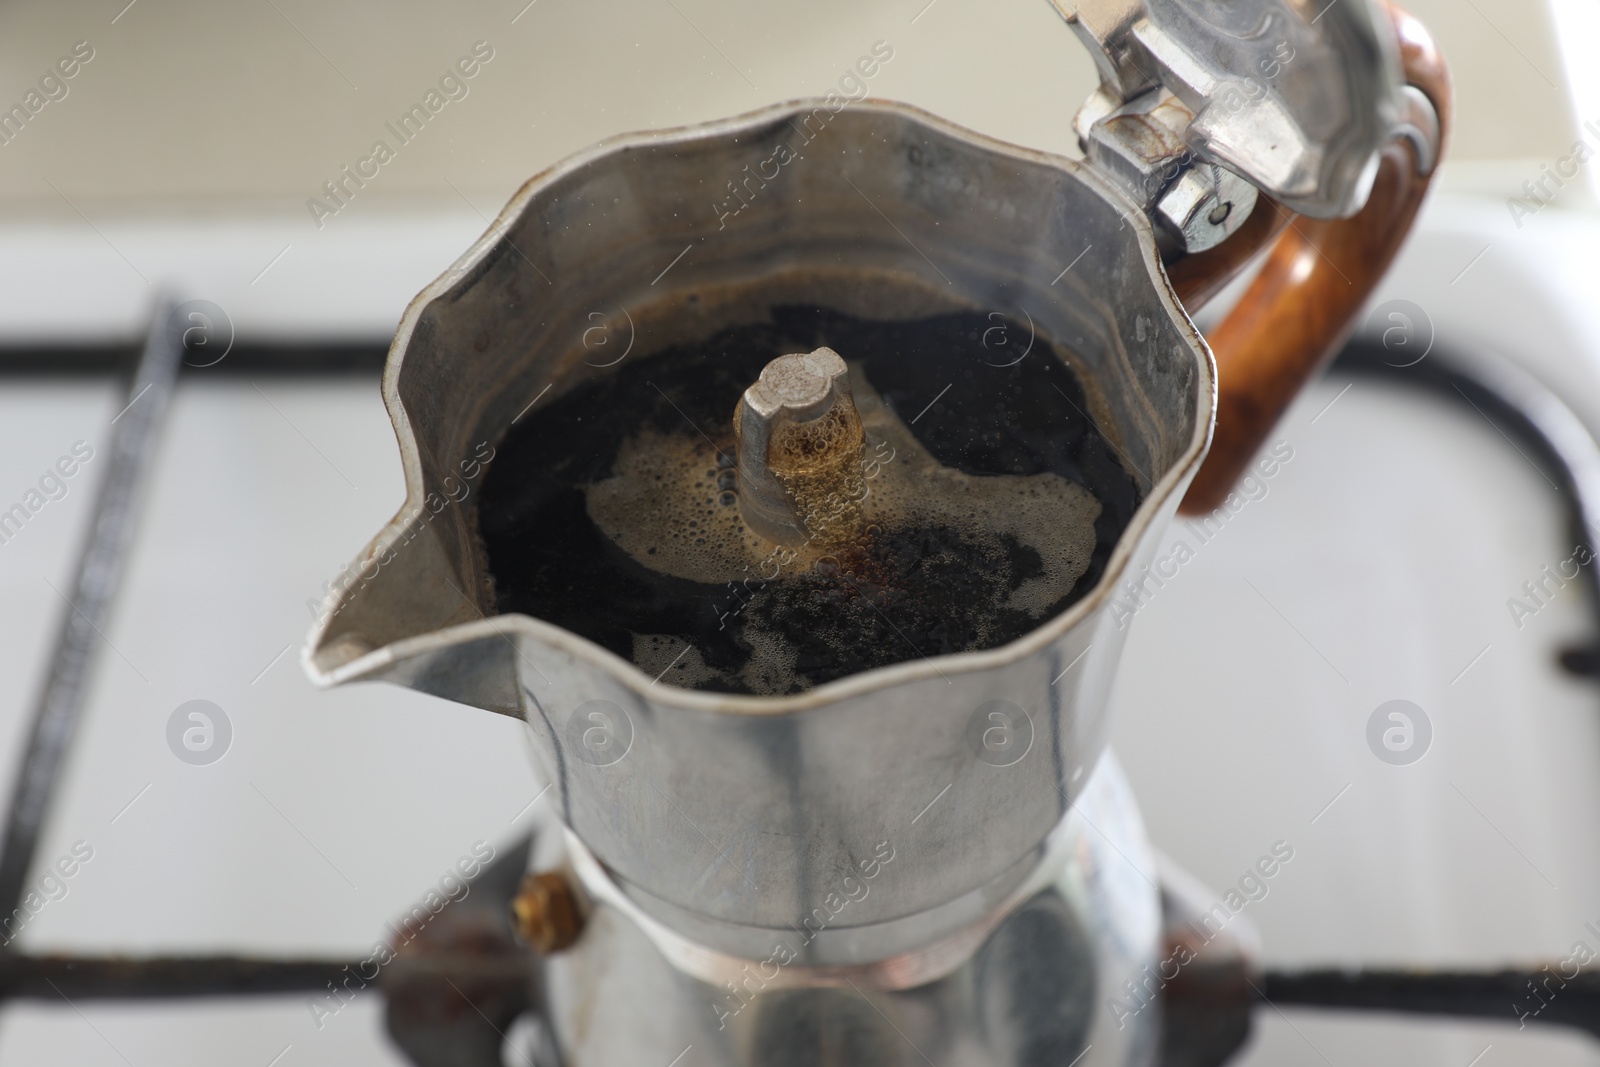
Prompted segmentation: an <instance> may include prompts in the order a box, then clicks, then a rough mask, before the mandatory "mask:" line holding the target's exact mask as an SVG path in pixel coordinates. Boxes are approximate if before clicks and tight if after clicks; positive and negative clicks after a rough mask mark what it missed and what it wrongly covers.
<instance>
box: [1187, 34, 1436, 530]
mask: <svg viewBox="0 0 1600 1067" xmlns="http://www.w3.org/2000/svg"><path fill="white" fill-rule="evenodd" d="M1389 14H1390V15H1391V17H1392V18H1393V21H1394V27H1395V31H1396V34H1397V36H1398V37H1399V39H1400V54H1401V59H1402V61H1403V62H1404V65H1405V74H1406V80H1407V81H1408V82H1409V83H1410V84H1411V85H1413V86H1415V87H1416V88H1418V89H1420V90H1421V91H1422V92H1423V93H1424V94H1425V95H1426V96H1427V97H1428V99H1429V101H1430V102H1431V103H1432V104H1433V107H1434V110H1435V112H1436V113H1437V114H1438V118H1439V132H1440V139H1439V145H1440V146H1441V147H1442V146H1443V144H1444V138H1445V135H1446V133H1447V131H1448V130H1449V128H1450V72H1449V69H1448V68H1447V67H1446V66H1445V62H1444V57H1443V56H1442V55H1441V54H1440V52H1439V49H1438V48H1437V47H1436V46H1435V45H1434V42H1433V38H1432V36H1430V35H1429V33H1428V31H1427V28H1426V27H1424V26H1423V25H1422V23H1421V22H1419V21H1417V20H1416V19H1415V18H1413V17H1412V16H1411V15H1409V14H1407V13H1406V12H1404V11H1401V10H1400V9H1399V8H1396V7H1392V6H1391V7H1390V8H1389ZM1431 162H1432V164H1433V166H1431V167H1429V169H1428V171H1427V172H1426V173H1422V172H1421V164H1420V163H1419V160H1418V157H1417V154H1416V149H1415V147H1414V146H1413V145H1412V143H1411V142H1410V141H1409V140H1406V139H1402V138H1396V139H1395V140H1392V141H1391V142H1390V143H1389V144H1388V145H1387V146H1386V147H1385V148H1384V149H1383V151H1382V153H1381V155H1380V162H1379V167H1378V174H1377V178H1376V179H1375V180H1374V182H1373V185H1372V194H1371V196H1370V197H1368V199H1367V206H1366V207H1364V208H1362V209H1361V211H1359V212H1358V213H1356V214H1355V215H1352V216H1351V217H1350V218H1347V219H1332V220H1318V219H1309V218H1305V217H1304V216H1296V215H1293V214H1291V213H1290V212H1288V211H1286V210H1285V209H1284V208H1283V207H1281V206H1280V205H1278V204H1276V203H1274V202H1273V201H1271V200H1268V199H1266V198H1262V200H1261V202H1260V203H1258V205H1257V207H1256V209H1255V212H1254V214H1253V216H1252V218H1251V220H1250V222H1247V223H1246V224H1245V226H1244V227H1242V228H1241V229H1240V231H1239V232H1238V233H1236V234H1234V235H1233V237H1231V238H1229V239H1228V240H1227V241H1225V242H1224V243H1223V244H1222V245H1221V246H1219V247H1218V248H1215V249H1212V250H1211V251H1210V252H1206V253H1202V254H1201V255H1198V256H1191V257H1189V258H1188V259H1187V260H1179V261H1178V262H1176V263H1174V264H1173V265H1172V268H1171V269H1170V270H1169V272H1168V273H1169V276H1170V277H1171V278H1172V281H1173V284H1174V287H1175V288H1176V290H1177V292H1178V295H1179V298H1180V299H1182V300H1183V301H1184V304H1185V306H1186V307H1187V308H1188V309H1189V310H1190V312H1191V313H1192V312H1193V311H1195V310H1197V308H1198V306H1199V305H1200V304H1201V303H1203V302H1204V301H1205V300H1207V299H1209V298H1210V297H1211V296H1213V295H1215V293H1216V292H1217V290H1219V289H1221V288H1222V286H1223V285H1224V284H1226V282H1227V281H1228V279H1229V278H1231V277H1232V276H1233V275H1234V274H1236V273H1237V272H1238V271H1239V270H1240V269H1241V268H1242V267H1243V266H1244V265H1245V264H1246V263H1247V262H1248V261H1249V259H1250V257H1251V256H1252V255H1253V254H1254V253H1255V251H1256V250H1257V249H1259V248H1260V247H1262V245H1263V244H1265V242H1266V241H1267V240H1268V239H1270V238H1271V237H1272V235H1273V234H1276V235H1277V238H1276V243H1274V244H1273V246H1272V250H1271V251H1270V252H1269V253H1268V254H1267V259H1266V262H1265V263H1263V264H1262V267H1261V272H1260V273H1259V274H1258V275H1257V276H1256V278H1255V280H1254V281H1253V282H1252V283H1251V284H1250V287H1249V288H1248V289H1247V290H1246V291H1245V293H1244V296H1243V297H1242V298H1240V300H1239V303H1238V304H1237V305H1236V306H1235V307H1234V308H1233V310H1232V311H1230V312H1229V314H1228V316H1227V318H1225V319H1223V321H1222V322H1221V324H1220V325H1218V326H1217V328H1216V329H1215V330H1213V331H1212V332H1211V335H1210V336H1209V337H1208V338H1207V340H1208V341H1209V342H1210V344H1211V351H1212V353H1213V354H1214V355H1215V356H1216V360H1217V428H1216V435H1215V437H1214V438H1213V440H1212V443H1211V451H1210V453H1209V454H1208V455H1207V456H1206V459H1205V462H1204V463H1203V464H1202V465H1201V467H1200V471H1199V473H1198V474H1197V475H1196V476H1195V480H1194V483H1193V484H1192V485H1191V486H1190V487H1189V493H1188V495H1187V496H1185V497H1184V498H1183V504H1182V505H1181V506H1180V508H1179V510H1180V511H1181V512H1183V513H1184V514H1188V515H1199V514H1205V513H1207V512H1210V511H1213V510H1215V509H1216V508H1218V507H1220V506H1221V505H1222V502H1223V501H1224V500H1225V499H1226V498H1227V496H1228V493H1229V492H1230V491H1232V489H1233V485H1234V483H1235V482H1236V481H1237V480H1238V478H1239V476H1240V474H1242V473H1243V472H1244V470H1245V468H1246V467H1247V466H1248V465H1249V463H1250V461H1251V460H1252V459H1253V458H1254V457H1255V454H1256V450H1257V449H1259V448H1260V447H1261V445H1262V443H1263V442H1264V441H1265V440H1266V438H1267V435H1268V434H1269V433H1271V432H1272V428H1273V426H1275V425H1276V424H1277V422H1278V419H1279V417H1280V416H1282V415H1283V413H1284V411H1285V409H1287V408H1288V406H1289V405H1290V403H1292V402H1293V400H1294V398H1295V396H1296V395H1297V394H1298V393H1299V392H1300V389H1301V387H1302V386H1304V385H1305V384H1306V382H1308V381H1309V380H1310V379H1311V378H1312V377H1313V376H1314V375H1316V373H1317V372H1318V371H1319V370H1321V369H1322V366H1323V364H1324V363H1326V362H1327V361H1328V359H1330V358H1331V357H1332V356H1333V354H1334V353H1335V352H1337V351H1338V350H1339V348H1340V347H1341V346H1342V345H1343V343H1344V340H1345V338H1346V337H1347V336H1348V335H1349V333H1350V331H1351V329H1352V327H1353V326H1354V325H1355V316H1356V315H1357V314H1358V313H1359V312H1360V311H1361V309H1362V307H1363V306H1364V305H1365V304H1366V302H1367V298H1368V297H1369V296H1370V295H1371V294H1372V290H1373V289H1374V288H1375V287H1376V286H1377V284H1378V282H1379V281H1380V280H1381V279H1382V278H1383V275H1384V273H1385V272H1386V271H1387V270H1388V269H1389V264H1390V262H1391V261H1393V259H1394V257H1395V253H1397V252H1398V251H1399V250H1400V246H1401V244H1402V243H1403V242H1404V241H1405V238H1406V234H1407V233H1408V232H1409V231H1410V229H1411V223H1412V221H1413V220H1414V219H1415V218H1416V214H1417V209H1418V208H1419V207H1421V205H1422V198H1423V196H1424V195H1425V194H1426V193H1427V191H1428V185H1429V183H1430V182H1431V181H1432V179H1433V175H1434V173H1435V172H1436V171H1437V163H1438V161H1437V159H1435V160H1432V161H1431ZM1261 215H1265V216H1267V217H1266V218H1265V219H1263V220H1261V221H1260V222H1259V223H1258V224H1257V225H1256V226H1255V227H1254V229H1252V228H1251V224H1252V223H1256V222H1257V220H1256V218H1255V216H1261ZM1247 231H1250V232H1249V233H1247ZM1240 238H1246V239H1245V240H1244V241H1243V242H1241V243H1240V244H1239V246H1238V247H1236V248H1233V249H1230V248H1229V246H1232V245H1234V244H1235V242H1236V241H1240ZM1252 242H1253V245H1252ZM1225 250H1226V251H1225ZM1219 253H1222V254H1219Z"/></svg>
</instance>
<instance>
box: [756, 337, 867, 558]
mask: <svg viewBox="0 0 1600 1067" xmlns="http://www.w3.org/2000/svg"><path fill="white" fill-rule="evenodd" d="M733 430H734V435H735V437H736V439H737V441H738V453H739V463H738V470H739V511H740V514H741V515H742V516H743V517H744V521H745V525H747V526H748V527H749V528H750V529H751V530H753V531H755V532H756V533H757V534H759V535H761V536H762V537H764V538H766V539H767V540H769V541H772V542H774V543H776V544H780V545H789V546H796V545H803V544H811V545H815V546H816V547H819V548H828V547H834V546H838V545H842V544H844V543H846V542H849V541H851V540H853V539H855V538H856V537H857V536H858V535H859V534H860V532H861V528H862V525H863V520H862V513H861V502H862V500H863V499H864V498H865V497H866V480H865V477H864V475H863V473H862V467H861V449H862V445H863V443H864V441H865V433H864V431H863V430H862V427H861V416H860V415H859V414H858V413H857V412H856V405H855V400H854V399H852V398H851V395H850V372H849V370H848V369H847V368H846V367H845V363H844V360H842V359H840V358H839V354H838V353H837V352H835V351H834V350H833V349H831V348H819V349H817V350H816V351H814V352H805V353H796V354H793V355H788V356H779V357H778V358H777V359H775V360H773V361H772V362H771V363H768V364H767V365H766V366H765V367H763V368H762V370H761V377H760V378H758V379H756V382H755V384H753V385H752V386H750V388H748V389H746V390H745V391H744V395H743V396H742V397H740V399H739V406H738V408H736V409H735V410H734V413H733Z"/></svg>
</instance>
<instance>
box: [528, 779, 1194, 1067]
mask: <svg viewBox="0 0 1600 1067" xmlns="http://www.w3.org/2000/svg"><path fill="white" fill-rule="evenodd" d="M928 817H931V815H930V816H928ZM910 829H912V830H914V829H915V828H914V827H911V828H910ZM901 840H902V842H903V841H904V837H903V836H902V838H901ZM563 850H564V853H565V855H564V861H565V863H566V864H567V865H568V870H569V876H570V877H571V878H572V880H573V881H574V882H575V883H576V884H578V885H580V886H581V887H582V890H583V893H584V896H585V897H586V898H587V900H588V901H589V906H590V909H591V910H590V911H589V913H588V917H587V921H586V925H585V928H584V933H583V937H582V938H581V939H580V940H579V942H578V943H577V944H576V945H575V946H573V947H572V948H570V949H568V950H566V951H564V952H561V953H556V954H553V955H551V956H548V957H545V958H544V959H543V960H542V961H541V967H540V970H541V982H540V984H541V988H542V990H543V998H544V1005H543V1011H544V1016H545V1020H546V1024H547V1026H548V1028H549V1034H548V1036H549V1039H550V1040H551V1041H552V1042H553V1043H554V1046H555V1047H556V1048H559V1049H560V1050H561V1054H562V1056H563V1057H564V1062H565V1063H567V1064H569V1065H573V1067H582V1065H602V1064H624V1063H640V1062H653V1061H654V1060H656V1059H660V1060H662V1061H663V1063H666V1062H668V1061H670V1060H671V1059H672V1057H674V1056H677V1055H680V1054H685V1053H686V1050H687V1053H686V1054H685V1055H684V1061H685V1062H687V1061H688V1059H689V1057H691V1056H692V1057H694V1062H695V1063H697V1064H705V1065H708V1067H710V1065H716V1067H753V1065H761V1067H791V1065H792V1067H802V1065H804V1067H813V1065H815V1064H819V1063H826V1064H838V1065H850V1067H880V1065H886V1064H887V1065H903V1067H918V1065H925V1064H929V1063H933V1064H937V1065H938V1067H999V1065H1006V1067H1011V1065H1015V1067H1023V1065H1035V1064H1039V1065H1042V1064H1052V1065H1056V1067H1067V1065H1071V1067H1128V1065H1136V1064H1137V1065H1146V1064H1153V1063H1155V1062H1156V1061H1157V1054H1158V1051H1159V1046H1160V1043H1161V1027H1162V1014H1161V1004H1160V1001H1159V1000H1158V999H1156V998H1154V997H1151V996H1150V995H1149V994H1148V991H1147V990H1146V988H1145V987H1146V986H1147V985H1148V977H1149V973H1150V971H1151V969H1152V968H1153V967H1154V966H1155V965H1156V960H1157V959H1158V952H1157V948H1158V946H1159V944H1160V939H1161V921H1162V915H1161V907H1160V903H1159V899H1158V895H1157V892H1156V890H1155V887H1154V885H1153V883H1152V882H1151V879H1152V878H1153V877H1154V872H1155V869H1156V868H1155V864H1154V862H1153V858H1152V856H1151V854H1150V852H1149V847H1148V845H1147V844H1146V841H1145V837H1144V830H1143V826H1142V825H1141V824H1140V820H1139V816H1138V811H1137V808H1136V807H1135V805H1134V802H1133V797H1132V795H1131V793H1130V792H1129V790H1128V785H1127V782H1126V780H1125V779H1124V777H1123V773H1122V770H1121V768H1120V767H1119V766H1118V765H1117V762H1116V759H1115V757H1114V756H1112V755H1111V754H1110V753H1109V752H1108V753H1107V754H1106V755H1105V756H1104V757H1102V759H1101V761H1100V763H1099V765H1098V767H1097V768H1096V770H1095V771H1094V772H1093V773H1092V774H1091V775H1090V776H1089V778H1088V782H1087V784H1086V786H1085V787H1084V788H1083V790H1082V792H1081V793H1080V795H1079V798H1078V800H1077V803H1076V804H1075V805H1074V807H1073V810H1072V812H1071V813H1070V814H1069V815H1068V816H1067V817H1066V818H1065V819H1064V820H1063V821H1062V823H1061V824H1060V826H1058V827H1057V829H1056V830H1055V831H1054V832H1052V833H1051V834H1050V835H1049V836H1048V837H1047V838H1046V841H1045V843H1044V846H1043V848H1042V849H1041V851H1040V854H1039V855H1038V856H1037V857H1036V858H1035V859H1034V860H1033V862H1031V863H1030V865H1029V870H1028V873H1027V875H1026V877H1025V878H1024V879H1023V881H1022V882H1021V883H1020V884H1018V885H1017V886H1016V887H1015V888H1014V889H1013V890H1012V891H1011V892H1010V893H1009V894H1008V895H1007V897H1006V898H1005V899H1004V900H1003V901H1001V902H1000V903H999V905H998V906H995V907H992V908H990V909H989V910H988V911H987V912H983V913H979V914H978V915H977V916H976V917H973V916H969V917H968V919H969V921H968V923H967V925H965V926H963V927H962V928H960V929H959V930H958V932H956V933H954V934H951V935H948V936H945V937H942V938H937V939H934V940H932V941H926V940H923V941H922V943H921V944H920V947H918V948H915V949H910V950H907V951H903V952H899V953H896V954H893V955H889V956H882V955H881V953H878V952H874V951H872V949H871V947H870V946H871V944H872V942H873V940H874V939H875V938H878V937H882V938H884V939H885V940H886V941H902V942H903V941H904V939H905V936H906V934H907V933H908V930H906V929H904V927H912V928H914V927H915V925H916V924H917V923H918V921H919V920H920V919H921V918H923V917H920V916H909V917H906V918H905V919H902V920H900V921H899V922H898V923H889V924H885V927H886V928H883V929H874V928H858V929H855V930H854V931H852V932H851V933H852V934H853V938H852V939H853V940H854V941H856V942H857V944H858V946H859V947H860V949H861V954H862V955H863V956H864V957H868V958H873V962H871V963H870V964H862V965H855V966H846V965H840V966H833V967H816V966H807V965H805V964H803V963H801V962H798V961H799V960H800V959H801V958H802V953H804V952H805V951H806V949H807V947H808V946H809V945H810V944H811V943H813V942H814V941H815V939H816V938H818V937H820V936H824V935H826V934H828V933H829V932H830V928H832V932H833V933H835V934H836V933H837V932H838V929H837V924H841V923H845V922H848V921H849V920H850V915H849V911H850V909H852V908H857V907H859V906H860V905H861V904H863V903H865V902H866V901H868V900H869V899H870V898H871V897H872V896H874V895H882V896H892V895H894V894H895V893H897V892H898V891H899V889H900V888H901V885H900V883H901V882H902V881H903V877H902V873H903V872H902V871H901V870H897V869H896V863H897V861H898V860H899V859H900V858H901V857H902V856H903V855H904V845H902V847H901V848H896V847H895V844H894V842H892V841H890V842H887V843H886V847H885V848H884V849H882V850H881V851H880V852H879V853H878V855H877V856H875V857H874V859H873V861H872V862H871V863H870V865H869V866H868V868H867V869H866V870H863V871H858V872H856V873H855V874H854V875H853V876H852V875H849V874H841V875H840V876H839V878H838V880H837V884H836V885H834V886H833V888H832V889H831V890H830V892H829V893H828V894H827V895H826V896H825V897H824V901H825V902H824V903H823V904H820V905H819V906H818V907H817V908H816V909H814V910H813V911H812V912H811V913H810V914H808V915H804V916H799V917H797V921H796V923H795V924H794V925H793V926H791V927H788V928H784V929H779V930H770V931H763V932H762V937H763V938H764V939H765V945H766V947H765V948H764V949H762V950H760V951H755V952H752V953H751V954H750V955H749V956H739V955H732V954H728V953H723V952H718V951H716V950H713V949H709V948H707V947H705V946H704V945H702V944H700V943H699V942H697V941H696V940H695V939H694V938H693V937H691V936H687V935H685V934H684V933H682V932H680V931H678V930H676V929H674V928H673V927H672V926H669V925H667V924H665V923H662V922H660V921H658V920H656V919H655V918H653V917H651V916H650V915H649V914H647V913H646V912H645V911H643V910H642V909H641V908H640V907H639V906H638V904H637V903H636V902H635V901H634V900H632V899H631V898H630V897H629V895H628V894H627V893H626V892H624V891H623V890H622V889H621V888H619V887H618V886H617V884H616V883H615V881H614V880H613V879H612V878H610V876H609V875H608V874H607V872H606V871H605V870H604V868H603V867H602V866H601V865H600V864H599V863H598V862H597V861H596V860H595V859H594V857H593V856H592V854H590V853H589V852H588V850H587V849H585V848H584V847H583V845H582V844H581V843H580V842H579V841H578V840H577V839H576V838H575V837H574V836H572V835H571V834H570V833H569V834H566V835H564V839H563ZM880 857H881V858H880ZM551 858H552V859H553V858H554V856H551ZM960 903H966V904H967V905H968V906H969V907H970V906H971V904H972V902H971V901H967V902H958V905H959V904H960ZM897 925H898V926H900V927H902V929H898V930H897V929H893V927H895V926H897ZM912 940H913V941H916V940H917V939H916V938H915V936H914V934H913V937H912ZM878 957H881V958H878ZM1129 990H1134V991H1136V992H1134V993H1131V994H1130V992H1129Z"/></svg>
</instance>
